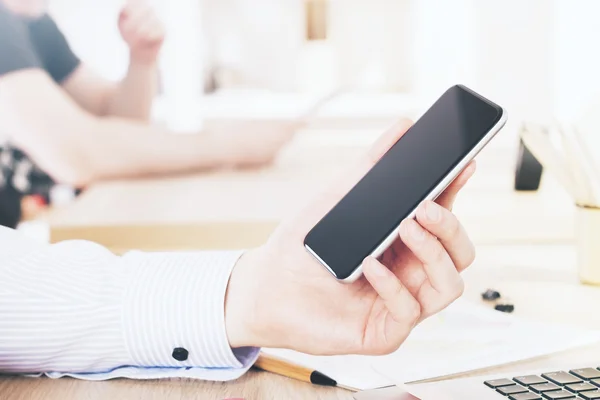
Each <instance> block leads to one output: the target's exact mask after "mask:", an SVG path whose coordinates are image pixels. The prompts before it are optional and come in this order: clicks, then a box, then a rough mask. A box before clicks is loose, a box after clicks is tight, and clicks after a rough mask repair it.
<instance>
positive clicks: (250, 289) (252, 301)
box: [225, 249, 265, 349]
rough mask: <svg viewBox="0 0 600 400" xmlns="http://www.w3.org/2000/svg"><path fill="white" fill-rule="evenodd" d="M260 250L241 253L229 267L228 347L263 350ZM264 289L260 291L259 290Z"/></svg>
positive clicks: (227, 292)
mask: <svg viewBox="0 0 600 400" xmlns="http://www.w3.org/2000/svg"><path fill="white" fill-rule="evenodd" d="M259 253H260V251H259V250H258V249H256V250H250V251H248V252H246V253H244V254H243V255H242V256H241V257H240V258H239V260H238V261H237V263H236V265H235V266H234V267H233V270H232V272H231V276H230V278H229V283H228V285H227V291H226V293H225V329H226V332H227V339H228V341H229V345H230V346H231V348H234V349H235V348H239V347H263V346H264V345H265V343H264V340H263V338H261V334H260V332H261V331H263V329H262V328H261V326H262V325H263V321H262V320H261V316H260V314H261V313H260V312H259V311H260V310H259V308H258V303H259V301H258V295H259V294H260V292H259V291H260V284H259V279H258V278H259V277H258V275H257V273H256V272H257V271H258V270H259V267H260V264H261V261H260V258H261V257H260V255H259ZM263 290H264V288H263Z"/></svg>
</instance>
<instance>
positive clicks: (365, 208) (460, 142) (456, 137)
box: [304, 85, 507, 282]
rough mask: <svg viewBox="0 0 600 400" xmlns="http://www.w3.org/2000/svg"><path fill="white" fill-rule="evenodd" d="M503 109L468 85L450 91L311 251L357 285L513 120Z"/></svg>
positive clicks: (323, 229)
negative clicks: (365, 268) (371, 262)
mask: <svg viewBox="0 0 600 400" xmlns="http://www.w3.org/2000/svg"><path fill="white" fill-rule="evenodd" d="M506 119H507V116H506V113H505V112H504V110H503V109H502V108H501V107H500V106H498V105H496V104H494V103H492V102H491V101H489V100H487V99H485V98H484V97H482V96H481V95H479V94H477V93H475V92H473V91H472V90H470V89H468V88H466V87H464V86H462V85H456V86H453V87H451V88H450V89H448V90H447V91H446V92H445V93H444V94H443V95H442V96H441V97H440V98H439V100H437V101H436V102H435V104H434V105H433V106H432V107H431V108H430V109H429V110H428V111H427V112H426V113H425V114H424V115H423V116H422V117H421V118H420V119H419V120H418V121H417V122H416V123H415V124H414V125H413V126H412V127H411V128H410V129H409V130H408V132H406V134H404V136H402V138H401V139H400V140H398V142H397V143H395V144H394V145H393V146H392V148H390V150H389V151H388V152H387V153H386V154H385V155H384V156H383V157H382V158H381V159H380V160H379V161H378V162H377V164H375V165H374V166H373V168H372V169H371V170H370V171H369V172H368V173H367V174H366V175H365V176H364V178H362V179H361V180H360V181H359V182H358V183H357V184H356V185H355V186H354V187H353V188H352V189H351V190H350V192H349V193H348V194H347V195H346V196H344V198H343V199H341V200H340V202H339V203H338V204H337V205H335V207H334V208H333V209H332V210H331V211H330V212H329V213H328V214H327V215H325V217H324V218H323V219H322V220H321V221H319V222H318V223H317V224H316V225H315V227H314V228H313V229H312V230H311V231H310V232H309V233H308V235H307V236H306V238H305V240H304V246H305V248H306V249H307V250H308V252H310V254H312V255H313V256H314V257H315V258H316V259H317V260H318V261H319V262H320V263H321V264H322V265H323V266H324V267H325V268H327V270H329V272H331V274H333V276H334V277H335V278H336V279H338V280H340V281H343V282H353V281H355V280H356V279H357V278H358V277H359V276H360V275H361V273H362V267H361V265H362V263H363V260H364V259H365V258H366V257H369V256H371V257H375V258H376V257H379V256H380V255H381V254H382V253H383V252H384V251H385V250H386V249H387V248H388V247H389V246H390V244H391V243H392V242H393V241H394V240H395V239H396V238H397V237H398V229H399V227H400V223H401V222H402V221H403V220H405V219H411V218H413V217H414V216H415V212H416V209H417V206H418V205H419V204H420V203H422V202H423V201H425V200H435V199H436V198H437V196H439V195H440V194H441V193H442V192H443V191H444V189H445V188H446V187H447V186H448V185H449V184H450V183H451V182H452V181H453V180H454V179H455V178H456V177H457V176H458V174H459V173H460V172H461V171H462V170H463V169H464V168H465V167H466V166H467V164H468V163H469V162H470V161H471V160H472V159H473V158H474V157H475V156H476V155H477V154H478V153H479V152H480V151H481V150H482V149H483V148H484V146H485V145H486V144H487V143H489V141H490V140H491V139H492V138H493V137H494V136H495V134H496V133H497V132H498V131H499V130H500V129H501V128H502V127H503V126H504V124H505V123H506Z"/></svg>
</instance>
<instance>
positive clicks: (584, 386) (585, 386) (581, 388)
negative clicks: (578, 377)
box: [565, 382, 598, 393]
mask: <svg viewBox="0 0 600 400" xmlns="http://www.w3.org/2000/svg"><path fill="white" fill-rule="evenodd" d="M565 388H566V389H567V390H568V391H569V392H573V393H579V392H587V391H590V390H596V389H598V388H597V387H596V386H594V385H590V384H589V383H587V382H584V383H576V384H574V385H567V386H565Z"/></svg>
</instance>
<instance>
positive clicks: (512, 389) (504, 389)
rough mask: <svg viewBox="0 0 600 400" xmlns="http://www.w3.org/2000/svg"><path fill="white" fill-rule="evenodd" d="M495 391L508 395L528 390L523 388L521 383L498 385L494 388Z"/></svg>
mask: <svg viewBox="0 0 600 400" xmlns="http://www.w3.org/2000/svg"><path fill="white" fill-rule="evenodd" d="M496 391H497V392H498V393H502V394H503V395H505V396H508V395H509V394H516V393H527V392H529V390H527V388H524V387H523V386H521V385H512V386H500V387H499V388H497V389H496Z"/></svg>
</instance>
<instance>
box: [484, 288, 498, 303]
mask: <svg viewBox="0 0 600 400" xmlns="http://www.w3.org/2000/svg"><path fill="white" fill-rule="evenodd" d="M481 298H483V300H486V301H494V300H498V299H499V298H500V292H498V291H496V290H493V289H488V290H486V291H485V292H483V293H482V294H481Z"/></svg>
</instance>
